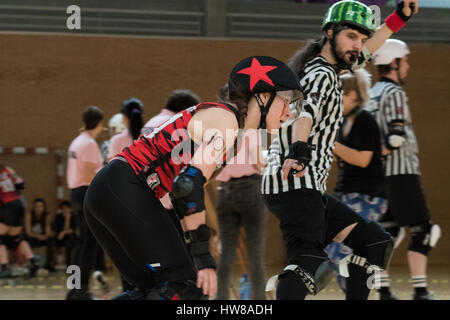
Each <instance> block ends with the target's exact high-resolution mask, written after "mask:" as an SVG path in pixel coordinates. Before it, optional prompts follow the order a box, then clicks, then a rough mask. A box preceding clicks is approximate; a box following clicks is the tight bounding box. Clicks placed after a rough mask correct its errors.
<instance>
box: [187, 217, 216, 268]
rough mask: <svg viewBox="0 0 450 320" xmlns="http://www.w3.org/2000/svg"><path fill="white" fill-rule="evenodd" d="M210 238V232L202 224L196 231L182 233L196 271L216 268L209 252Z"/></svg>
mask: <svg viewBox="0 0 450 320" xmlns="http://www.w3.org/2000/svg"><path fill="white" fill-rule="evenodd" d="M210 236H211V231H210V229H209V227H208V226H207V225H206V224H202V225H200V226H199V227H198V228H197V229H195V230H190V231H186V232H185V233H184V240H185V242H186V246H187V249H188V251H189V253H190V255H191V256H192V260H193V261H194V265H195V268H196V269H197V270H202V269H205V268H213V269H215V268H216V262H215V261H214V258H213V257H212V255H211V253H210V252H209V238H210Z"/></svg>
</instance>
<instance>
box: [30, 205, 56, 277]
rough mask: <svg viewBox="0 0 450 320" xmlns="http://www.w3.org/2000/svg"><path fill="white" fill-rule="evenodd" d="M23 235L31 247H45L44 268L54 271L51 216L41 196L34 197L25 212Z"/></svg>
mask: <svg viewBox="0 0 450 320" xmlns="http://www.w3.org/2000/svg"><path fill="white" fill-rule="evenodd" d="M25 236H26V240H27V242H28V243H29V244H30V246H31V248H41V247H45V250H46V251H45V253H46V255H45V266H44V268H45V269H47V270H48V271H49V272H55V271H56V270H55V267H54V266H53V257H54V256H53V253H54V242H53V238H52V230H51V217H50V213H49V212H48V211H47V203H46V202H45V200H44V199H43V198H36V199H34V201H33V207H32V209H31V210H30V212H27V213H26V214H25Z"/></svg>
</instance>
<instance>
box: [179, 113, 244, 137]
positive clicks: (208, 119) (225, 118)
mask: <svg viewBox="0 0 450 320" xmlns="http://www.w3.org/2000/svg"><path fill="white" fill-rule="evenodd" d="M238 128H239V125H238V122H237V119H236V116H235V115H234V113H232V112H230V111H227V110H225V109H222V108H214V107H212V108H208V109H204V110H199V111H198V112H197V113H196V114H195V115H194V116H193V117H192V120H191V121H190V122H189V126H188V130H189V134H190V135H191V137H193V138H194V140H195V141H196V142H197V143H199V142H201V141H203V140H204V139H207V140H208V138H209V137H210V136H215V135H216V134H217V133H218V132H220V135H221V136H222V137H224V138H225V137H229V136H230V133H231V132H232V133H233V134H232V136H233V140H234V138H235V134H234V133H235V132H236V133H237V129H238ZM199 129H200V130H199ZM225 140H227V139H226V138H225ZM227 144H228V143H227Z"/></svg>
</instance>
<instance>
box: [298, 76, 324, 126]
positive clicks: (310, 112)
mask: <svg viewBox="0 0 450 320" xmlns="http://www.w3.org/2000/svg"><path fill="white" fill-rule="evenodd" d="M301 85H302V87H303V95H304V97H305V98H304V100H303V108H302V112H301V113H300V115H299V118H310V119H311V120H313V123H314V122H315V119H316V118H317V116H318V114H319V111H320V109H321V106H322V105H323V103H324V102H325V100H326V97H327V92H328V91H329V90H330V89H331V88H332V86H331V81H330V75H329V74H328V73H326V72H324V71H319V72H310V73H308V74H307V75H306V76H305V77H304V78H303V79H302V80H301Z"/></svg>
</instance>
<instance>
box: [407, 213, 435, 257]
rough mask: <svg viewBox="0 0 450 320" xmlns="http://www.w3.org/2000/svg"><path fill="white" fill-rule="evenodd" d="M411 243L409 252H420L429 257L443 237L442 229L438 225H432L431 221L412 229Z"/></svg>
mask: <svg viewBox="0 0 450 320" xmlns="http://www.w3.org/2000/svg"><path fill="white" fill-rule="evenodd" d="M411 233H412V236H411V242H410V244H409V247H408V250H409V251H416V252H420V253H422V254H423V255H428V252H429V251H430V250H431V248H433V247H434V246H435V245H436V243H437V242H438V240H439V238H440V237H441V228H440V227H439V225H437V224H431V223H430V221H427V222H425V223H422V224H419V225H416V226H413V227H411Z"/></svg>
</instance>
